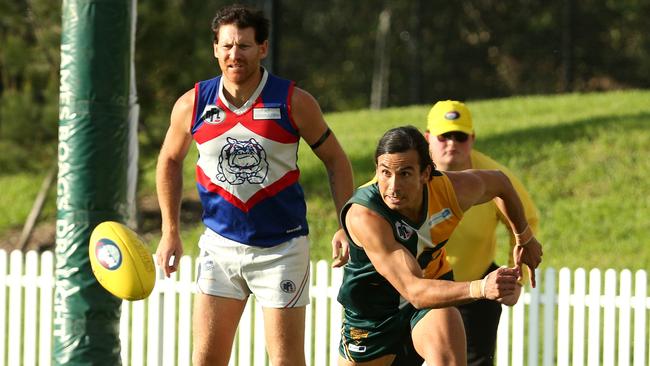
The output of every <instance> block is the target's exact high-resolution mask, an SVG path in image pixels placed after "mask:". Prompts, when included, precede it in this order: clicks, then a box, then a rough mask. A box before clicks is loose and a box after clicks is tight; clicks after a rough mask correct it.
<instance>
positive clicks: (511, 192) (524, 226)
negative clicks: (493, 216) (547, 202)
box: [445, 169, 542, 287]
mask: <svg viewBox="0 0 650 366" xmlns="http://www.w3.org/2000/svg"><path fill="white" fill-rule="evenodd" d="M445 174H447V176H448V177H449V179H450V180H451V182H452V184H453V186H454V190H455V191H456V198H457V199H458V203H459V205H460V207H461V208H462V209H463V210H467V209H469V207H471V206H473V205H476V204H481V203H484V202H487V201H489V200H492V199H495V203H496V204H497V206H498V207H499V209H500V210H501V212H502V213H503V214H504V216H505V217H506V219H507V220H508V223H509V225H510V227H511V229H512V231H513V232H514V233H519V234H523V233H526V232H527V231H528V230H530V227H529V225H528V222H527V220H526V214H525V211H524V207H523V206H522V203H521V200H520V199H519V195H518V194H517V192H516V191H515V189H514V187H513V186H512V184H511V183H510V179H508V177H507V176H506V175H505V174H504V173H502V172H501V171H499V170H474V169H470V170H465V171H457V172H451V171H450V172H445ZM515 236H517V235H516V234H515ZM524 241H525V242H522V243H521V244H524V245H525V247H524V246H522V245H517V246H516V247H515V254H514V257H515V264H516V265H517V266H518V267H519V266H520V265H521V264H522V263H525V264H527V265H528V266H529V267H530V268H531V271H530V272H531V273H530V274H529V276H530V280H531V285H532V286H533V287H535V273H534V269H535V268H537V266H539V264H540V263H541V261H542V247H541V245H540V244H539V242H538V241H537V239H535V237H534V236H532V234H531V235H530V237H528V235H525V240H524Z"/></svg>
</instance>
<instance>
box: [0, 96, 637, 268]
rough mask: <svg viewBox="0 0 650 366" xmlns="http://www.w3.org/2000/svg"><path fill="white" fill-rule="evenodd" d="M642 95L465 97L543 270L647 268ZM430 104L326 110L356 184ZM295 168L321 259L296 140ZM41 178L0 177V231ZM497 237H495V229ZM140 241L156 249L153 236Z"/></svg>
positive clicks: (480, 143)
mask: <svg viewBox="0 0 650 366" xmlns="http://www.w3.org/2000/svg"><path fill="white" fill-rule="evenodd" d="M648 100H650V91H624V92H608V93H592V94H566V95H554V96H532V97H515V98H504V99H496V100H483V101H468V102H467V103H468V106H469V108H470V110H471V111H472V114H473V117H474V122H475V129H476V134H477V141H476V148H477V149H478V150H480V151H483V152H484V153H487V154H488V155H490V156H491V157H493V158H495V159H496V160H497V161H499V162H501V163H503V164H505V165H506V166H508V167H509V168H510V169H511V170H512V171H513V172H514V173H515V174H516V175H517V176H518V177H519V178H520V179H521V180H522V181H523V182H524V184H525V185H526V187H527V188H528V190H529V192H530V193H531V196H532V197H533V199H534V201H535V202H536V204H537V206H538V208H539V210H540V214H541V230H540V234H539V238H540V239H541V241H542V243H543V245H544V248H545V256H544V262H543V263H542V268H545V267H555V268H560V267H569V268H574V269H575V268H578V267H582V268H586V269H590V268H603V269H604V268H614V269H623V268H629V269H632V270H636V269H644V268H648V267H650V251H648V250H643V249H644V248H645V246H646V245H648V244H650V220H649V219H648V218H647V217H646V216H647V215H648V214H649V213H650V210H649V209H648V208H649V207H650V183H649V182H650V163H649V162H648V161H649V160H650V159H649V158H648V156H650V104H649V103H648V102H647V101H648ZM429 107H430V106H429V105H421V106H411V107H404V108H391V109H386V110H382V111H369V110H362V111H351V112H341V113H330V114H327V115H326V116H325V117H326V120H327V121H328V123H329V124H330V126H331V128H332V130H333V131H334V132H335V133H336V135H337V137H338V139H339V140H340V141H341V144H342V145H343V147H344V149H345V150H346V152H347V153H348V155H349V157H350V160H351V161H352V164H353V167H354V178H355V183H356V184H357V185H359V184H361V183H364V182H365V181H367V180H368V179H369V178H370V177H371V176H372V174H373V171H374V167H373V164H374V163H373V154H374V148H375V146H376V143H377V140H378V139H379V137H380V136H381V135H382V134H383V132H385V131H386V130H387V129H388V128H391V127H395V126H399V125H404V124H413V125H415V126H417V127H419V128H421V129H423V128H424V126H425V122H424V121H425V117H426V114H427V112H428V110H429ZM195 154H196V152H195V151H194V150H192V152H191V155H190V157H188V160H187V161H186V164H185V169H184V172H185V190H186V192H188V195H194V196H195V193H194V191H195V188H194V183H193V179H194V166H193V161H195V156H196V155H195ZM299 165H300V169H301V184H302V185H303V188H304V190H305V194H306V196H307V209H308V219H309V223H310V230H311V234H310V236H311V240H312V258H313V259H314V260H318V259H329V258H330V256H331V253H330V252H331V250H330V244H329V243H330V240H331V236H332V234H333V233H334V231H335V230H336V222H337V220H336V213H335V210H334V206H333V204H332V202H331V198H330V193H329V187H328V186H327V184H326V183H325V182H326V181H327V179H326V175H325V170H324V168H323V166H322V164H321V163H320V161H319V160H318V159H317V158H316V157H315V156H314V155H313V153H312V152H311V151H310V150H309V147H308V146H306V144H304V142H303V143H301V146H300V151H299ZM140 166H141V168H140V169H141V173H140V175H141V179H140V182H139V190H140V192H141V194H142V195H145V194H152V193H153V192H155V189H154V169H155V162H154V161H153V160H152V159H143V161H142V162H141V163H140ZM44 174H45V173H43V174H42V175H43V176H44ZM43 176H40V175H39V176H34V177H31V176H28V175H26V174H21V175H18V176H0V185H2V187H3V189H2V191H0V205H2V207H3V210H0V232H2V231H4V230H6V229H7V228H10V227H14V228H15V227H20V225H22V223H23V222H24V220H25V218H26V216H27V214H28V213H29V209H30V207H31V203H32V201H33V198H34V197H35V195H36V192H37V190H38V187H39V186H40V182H41V180H42V179H43ZM5 187H6V188H5ZM5 207H8V208H10V209H9V210H5V209H4V208H5ZM55 210H56V209H55V207H54V202H53V198H52V199H51V200H50V202H49V203H48V207H46V212H45V219H47V220H53V217H54V213H55ZM200 233H201V228H200V226H198V225H197V226H195V227H190V226H186V227H184V233H183V239H184V242H185V246H186V253H189V254H195V253H196V249H194V248H195V247H196V242H197V239H198V236H199V235H200ZM500 237H501V238H502V240H501V242H504V240H503V238H504V237H505V234H504V233H503V232H502V233H500ZM148 239H149V240H150V242H151V244H152V247H155V245H156V241H157V237H156V236H155V234H154V235H153V236H149V237H148ZM501 247H505V245H503V246H501ZM505 256H506V253H505V250H502V251H500V253H499V258H500V260H501V261H503V258H504V257H505Z"/></svg>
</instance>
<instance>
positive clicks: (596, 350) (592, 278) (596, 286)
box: [587, 269, 600, 366]
mask: <svg viewBox="0 0 650 366" xmlns="http://www.w3.org/2000/svg"><path fill="white" fill-rule="evenodd" d="M587 303H588V304H589V305H588V307H589V320H588V321H589V325H588V327H589V328H588V334H589V336H588V337H587V344H588V346H587V365H589V366H598V365H600V270H598V269H592V270H591V271H589V295H587Z"/></svg>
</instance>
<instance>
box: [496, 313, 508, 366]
mask: <svg viewBox="0 0 650 366" xmlns="http://www.w3.org/2000/svg"><path fill="white" fill-rule="evenodd" d="M497 339H500V340H501V341H500V342H497V347H496V348H497V349H496V355H495V357H496V359H497V365H498V366H508V365H509V363H510V359H509V357H508V355H509V353H510V351H509V350H510V308H507V307H504V308H503V309H502V311H501V317H500V318H499V328H498V329H497Z"/></svg>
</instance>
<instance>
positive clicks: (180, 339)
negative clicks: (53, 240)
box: [0, 251, 650, 366]
mask: <svg viewBox="0 0 650 366" xmlns="http://www.w3.org/2000/svg"><path fill="white" fill-rule="evenodd" d="M194 272H195V270H194V263H193V259H192V258H190V257H183V258H182V259H181V263H180V267H179V271H178V272H177V273H175V274H174V275H173V276H172V277H171V278H170V279H164V280H158V281H157V283H156V287H155V289H154V291H153V293H152V294H151V296H150V297H149V298H148V299H146V300H143V301H136V302H126V301H125V302H124V303H123V305H122V317H121V321H120V338H121V343H122V360H123V364H124V365H135V366H139V365H189V364H190V357H191V332H190V327H191V313H192V306H191V304H192V292H193V288H194V285H193V278H194ZM603 273H604V278H603ZM587 277H588V278H587ZM311 278H312V281H311V282H312V286H311V291H310V296H311V304H310V305H309V306H308V307H307V319H308V321H307V326H306V333H305V334H306V336H305V340H306V342H305V347H306V349H305V351H306V355H307V360H308V364H309V365H313V366H326V365H335V364H336V360H337V353H338V341H339V328H340V319H341V310H342V309H341V307H340V305H339V304H338V303H337V302H336V294H337V291H338V285H339V284H340V282H341V278H342V271H341V270H340V269H335V270H331V269H330V268H329V264H328V263H327V262H325V261H320V262H317V263H315V264H314V265H313V266H312V277H311ZM537 282H538V284H539V286H538V288H536V289H532V291H526V292H524V293H523V295H522V298H521V299H520V301H519V303H518V304H517V305H515V306H514V307H512V308H506V307H504V312H503V314H502V317H501V323H500V326H499V333H498V340H497V355H496V356H497V365H499V366H501V365H504V366H506V365H530V366H535V365H544V366H547V365H570V364H571V365H621V366H622V365H635V366H639V365H646V364H648V363H650V359H649V357H648V354H647V352H648V348H647V345H648V334H647V333H648V332H647V330H646V329H647V326H646V325H647V319H646V318H647V313H648V309H649V308H650V298H648V297H647V295H646V291H647V287H648V283H647V277H646V272H645V271H643V270H640V271H637V272H635V273H634V278H633V273H632V272H631V271H629V270H623V271H620V272H618V273H617V272H616V271H614V270H611V269H610V270H606V271H604V272H602V271H601V270H598V269H593V270H591V271H590V272H589V273H588V274H587V272H586V271H585V270H583V269H577V270H575V271H574V272H571V270H569V269H567V268H562V269H561V270H560V271H559V273H558V272H556V270H555V269H553V268H549V269H546V270H545V271H543V272H540V271H538V281H537ZM53 290H54V257H53V254H52V253H51V252H45V253H43V254H40V255H39V254H38V253H36V252H28V253H26V254H23V253H22V252H20V251H14V252H11V253H10V254H7V253H6V252H4V251H0V366H4V365H9V366H14V365H26V366H31V365H34V366H35V365H39V366H44V365H50V364H51V352H52V344H53V339H52V320H53V319H52V318H53V315H52V314H53V309H52V308H53ZM261 314H262V313H261V308H260V307H259V305H258V304H256V303H255V301H254V300H253V299H252V300H251V301H249V303H248V305H247V307H246V310H245V311H244V314H243V316H242V319H241V322H240V326H239V331H238V334H237V340H236V342H235V345H234V346H233V357H232V361H231V362H230V365H232V366H235V365H236V366H245V365H267V364H268V361H267V356H266V352H265V349H264V337H263V324H262V320H261V319H262V316H261Z"/></svg>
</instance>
